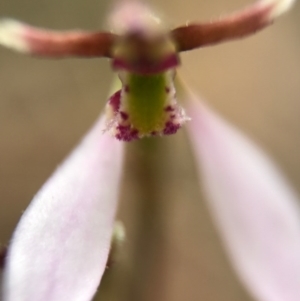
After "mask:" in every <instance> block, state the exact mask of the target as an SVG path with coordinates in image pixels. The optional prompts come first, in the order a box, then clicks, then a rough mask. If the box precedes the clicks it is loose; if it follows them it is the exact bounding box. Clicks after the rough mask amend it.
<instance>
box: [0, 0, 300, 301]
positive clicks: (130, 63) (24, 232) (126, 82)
mask: <svg viewBox="0 0 300 301" xmlns="http://www.w3.org/2000/svg"><path fill="white" fill-rule="evenodd" d="M293 2H294V1H293V0H261V1H258V2H256V3H254V4H252V5H250V6H249V7H247V8H246V9H244V10H241V11H238V12H236V13H234V14H232V15H229V16H225V17H222V18H220V19H218V20H214V21H211V22H208V23H198V22H195V23H188V24H186V25H184V26H180V27H177V28H175V29H173V30H169V29H168V28H167V27H164V25H163V24H162V22H161V20H160V19H159V18H158V17H156V16H155V15H154V14H153V13H152V12H151V11H150V10H149V9H148V8H147V7H146V6H145V5H144V4H143V3H140V2H133V1H124V2H122V3H120V4H118V5H117V6H116V9H115V11H114V12H113V14H112V17H111V26H112V29H113V31H112V32H84V31H67V32H55V31H50V30H44V29H37V28H34V27H32V26H29V25H25V24H22V23H20V22H17V21H13V20H9V19H5V20H2V21H1V22H0V43H1V44H2V45H4V46H6V47H9V48H12V49H14V50H17V51H19V52H22V53H28V54H32V55H36V56H41V57H52V58H61V57H69V56H79V57H106V58H109V59H110V61H111V64H112V67H113V69H114V71H115V72H116V73H117V74H118V77H119V81H118V82H117V84H116V85H115V86H114V91H113V93H112V95H111V96H110V98H109V100H108V102H107V105H106V109H105V113H104V114H101V116H100V117H99V120H98V121H97V122H96V124H95V125H94V127H93V128H92V129H91V130H90V131H89V133H88V134H87V135H86V136H85V137H84V139H83V141H82V142H81V143H80V144H79V145H78V146H77V147H76V148H75V150H74V151H73V152H72V153H71V155H70V156H69V157H68V158H67V159H66V160H65V162H64V163H62V165H61V166H60V167H59V168H58V169H57V170H56V171H55V173H54V174H53V175H52V176H51V177H50V179H49V180H48V181H47V182H46V183H45V184H44V186H43V187H42V188H41V190H40V191H39V192H38V193H37V195H36V196H35V197H34V199H33V201H32V203H31V204H30V206H29V208H28V209H27V210H26V211H25V213H24V214H23V216H22V218H21V221H20V223H19V225H18V226H17V229H16V230H15V233H14V235H13V238H12V241H11V243H10V246H9V249H8V254H7V256H6V259H5V271H4V280H3V300H4V301H25V300H31V301H41V300H43V301H65V300H72V301H88V300H91V299H92V298H93V296H94V294H95V292H96V290H97V287H98V286H99V283H100V280H101V277H102V275H103V273H104V270H105V268H106V264H107V260H108V256H109V250H110V244H111V236H112V231H113V225H114V218H115V211H116V207H117V199H118V187H119V182H120V174H121V169H122V157H123V144H124V143H123V142H124V141H126V142H129V141H132V140H137V139H141V138H143V137H149V136H164V135H170V134H175V133H176V132H177V131H178V130H179V129H180V128H181V127H182V126H183V125H184V124H185V123H186V129H187V132H188V135H189V137H190V140H191V142H192V146H193V150H194V154H195V162H196V166H197V168H198V170H199V173H201V175H202V180H203V185H204V187H205V190H206V193H207V196H208V201H209V203H208V205H209V208H210V209H211V213H212V215H213V217H214V219H215V223H216V226H217V227H218V229H219V231H220V234H221V237H222V240H223V242H224V247H225V249H226V251H227V254H228V257H229V259H230V260H231V262H232V265H233V267H234V268H235V270H236V272H237V274H238V275H239V277H240V279H241V281H242V282H243V283H244V285H245V287H246V288H247V289H248V291H249V292H250V293H251V294H252V295H253V297H254V298H256V300H259V301H299V300H300V289H299V288H300V208H299V202H298V200H297V197H296V196H295V193H294V192H293V190H292V189H291V188H290V187H289V185H288V184H287V183H286V181H285V179H284V178H283V177H282V176H281V174H280V172H279V171H277V169H276V167H274V165H273V163H272V162H270V159H269V158H268V157H267V156H266V155H264V154H263V152H262V151H261V150H260V149H259V148H258V147H257V146H255V145H254V143H252V142H251V141H249V139H247V138H246V137H244V135H243V134H241V133H240V132H239V131H238V130H237V129H235V128H234V127H233V126H231V125H229V124H228V123H227V122H225V121H224V120H222V118H220V117H219V116H218V115H216V114H215V113H214V112H213V111H212V110H211V109H210V108H208V107H207V106H206V105H205V104H204V103H203V102H202V101H201V100H200V99H199V97H197V96H195V95H194V94H193V92H191V91H190V90H189V89H188V88H187V87H186V86H185V85H184V84H183V83H182V81H181V80H180V78H179V77H178V75H177V74H176V68H177V67H178V66H179V65H180V58H179V54H180V52H183V51H189V50H193V49H197V48H200V47H204V46H209V45H214V44H217V43H221V42H225V41H228V40H233V39H239V38H242V37H245V36H248V35H251V34H253V33H255V32H257V31H258V30H261V29H263V28H265V27H266V26H267V25H270V24H272V22H273V21H274V20H275V19H276V18H277V17H278V16H280V15H281V14H283V13H284V12H286V11H287V10H288V9H289V8H290V7H291V6H292V4H293ZM178 99H181V100H182V101H183V102H184V105H183V106H184V108H183V107H181V105H179V103H178Z"/></svg>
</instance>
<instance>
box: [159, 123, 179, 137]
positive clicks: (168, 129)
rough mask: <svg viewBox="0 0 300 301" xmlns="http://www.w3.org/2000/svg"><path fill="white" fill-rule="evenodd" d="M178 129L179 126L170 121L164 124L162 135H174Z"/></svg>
mask: <svg viewBox="0 0 300 301" xmlns="http://www.w3.org/2000/svg"><path fill="white" fill-rule="evenodd" d="M179 129H180V124H178V123H173V122H171V121H168V122H166V124H165V128H164V131H163V133H164V134H165V135H172V134H175V133H176V132H177V131H178V130H179Z"/></svg>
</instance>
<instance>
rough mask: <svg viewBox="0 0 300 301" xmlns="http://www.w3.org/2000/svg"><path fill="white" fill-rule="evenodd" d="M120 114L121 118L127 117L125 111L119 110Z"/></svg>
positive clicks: (125, 118)
mask: <svg viewBox="0 0 300 301" xmlns="http://www.w3.org/2000/svg"><path fill="white" fill-rule="evenodd" d="M120 115H121V117H122V119H123V120H127V119H128V118H129V116H128V114H127V113H125V112H122V111H120Z"/></svg>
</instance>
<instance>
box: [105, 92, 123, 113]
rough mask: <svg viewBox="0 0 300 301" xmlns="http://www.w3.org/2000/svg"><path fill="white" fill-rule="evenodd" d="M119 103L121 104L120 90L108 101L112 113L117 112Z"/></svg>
mask: <svg viewBox="0 0 300 301" xmlns="http://www.w3.org/2000/svg"><path fill="white" fill-rule="evenodd" d="M120 102H121V90H119V91H117V92H116V93H114V94H113V95H112V96H111V97H110V98H109V100H108V103H109V105H110V106H111V107H112V109H113V110H114V112H115V113H116V112H118V111H119V109H120Z"/></svg>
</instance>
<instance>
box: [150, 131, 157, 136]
mask: <svg viewBox="0 0 300 301" xmlns="http://www.w3.org/2000/svg"><path fill="white" fill-rule="evenodd" d="M150 134H151V136H157V134H158V133H157V132H156V131H153V132H151V133H150Z"/></svg>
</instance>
